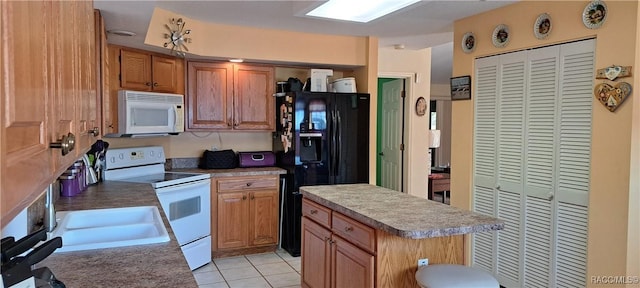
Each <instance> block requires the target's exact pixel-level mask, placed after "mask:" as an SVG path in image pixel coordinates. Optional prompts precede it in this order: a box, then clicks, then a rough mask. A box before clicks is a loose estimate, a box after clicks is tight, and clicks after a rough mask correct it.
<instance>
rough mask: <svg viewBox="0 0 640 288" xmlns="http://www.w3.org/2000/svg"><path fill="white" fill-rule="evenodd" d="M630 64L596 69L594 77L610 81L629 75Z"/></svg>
mask: <svg viewBox="0 0 640 288" xmlns="http://www.w3.org/2000/svg"><path fill="white" fill-rule="evenodd" d="M632 68H633V67H632V66H617V65H611V66H609V67H607V68H602V69H598V70H596V71H597V72H596V79H609V80H611V81H613V80H615V79H617V78H623V77H629V76H631V69H632Z"/></svg>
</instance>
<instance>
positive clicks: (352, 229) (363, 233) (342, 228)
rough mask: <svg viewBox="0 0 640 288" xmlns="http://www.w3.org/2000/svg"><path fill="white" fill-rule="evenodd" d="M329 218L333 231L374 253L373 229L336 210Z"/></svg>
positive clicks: (374, 234) (374, 233)
mask: <svg viewBox="0 0 640 288" xmlns="http://www.w3.org/2000/svg"><path fill="white" fill-rule="evenodd" d="M331 218H332V220H331V222H332V225H333V226H332V229H331V230H332V231H333V233H335V234H338V235H340V236H341V237H342V238H344V239H345V240H347V241H349V242H351V243H353V244H355V245H357V246H359V247H360V248H362V249H365V250H367V251H369V252H370V253H374V254H375V252H374V251H375V248H376V247H375V245H376V244H375V239H376V232H375V231H376V230H375V229H373V228H371V227H369V226H367V225H364V224H362V223H360V222H358V221H355V220H353V219H351V218H349V217H347V216H344V215H342V214H340V213H337V212H334V213H333V216H332V217H331Z"/></svg>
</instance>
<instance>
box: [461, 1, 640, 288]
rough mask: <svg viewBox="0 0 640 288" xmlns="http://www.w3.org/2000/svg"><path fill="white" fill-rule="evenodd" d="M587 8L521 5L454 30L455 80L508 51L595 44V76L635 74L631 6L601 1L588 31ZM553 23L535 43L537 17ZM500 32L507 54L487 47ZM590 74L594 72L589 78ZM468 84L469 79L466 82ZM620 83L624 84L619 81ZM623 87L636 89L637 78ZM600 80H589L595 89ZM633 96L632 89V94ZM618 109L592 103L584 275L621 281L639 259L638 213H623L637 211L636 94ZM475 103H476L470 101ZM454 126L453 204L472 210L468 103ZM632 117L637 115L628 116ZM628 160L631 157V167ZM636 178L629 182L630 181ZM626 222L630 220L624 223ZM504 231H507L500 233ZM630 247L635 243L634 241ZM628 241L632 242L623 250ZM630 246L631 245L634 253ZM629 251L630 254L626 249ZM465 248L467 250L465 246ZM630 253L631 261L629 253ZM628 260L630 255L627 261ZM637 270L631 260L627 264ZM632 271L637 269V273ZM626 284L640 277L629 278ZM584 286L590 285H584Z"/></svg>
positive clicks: (633, 8)
mask: <svg viewBox="0 0 640 288" xmlns="http://www.w3.org/2000/svg"><path fill="white" fill-rule="evenodd" d="M587 3H588V2H586V1H550V2H541V1H524V2H519V3H515V4H512V5H509V6H506V7H503V8H500V9H496V10H492V11H489V12H486V13H483V14H479V15H475V16H471V17H468V18H465V19H462V20H459V21H456V22H455V25H454V26H455V27H454V42H455V43H454V47H455V48H454V57H453V59H454V64H453V74H454V76H460V75H473V71H474V67H473V64H474V59H475V58H477V57H480V56H487V55H494V54H498V53H505V52H509V51H516V50H522V49H525V48H530V47H539V46H546V45H552V44H559V43H563V42H568V41H573V40H579V39H585V38H596V39H597V41H596V62H595V67H596V69H599V68H604V67H607V66H610V65H612V64H617V65H624V66H630V65H634V66H635V68H636V70H635V72H636V73H635V74H634V75H640V74H638V73H637V72H638V70H637V68H638V64H639V60H638V58H639V57H640V56H639V55H638V45H640V44H639V42H638V40H637V39H638V36H637V35H638V34H637V33H638V32H637V29H638V27H639V24H640V22H639V19H640V17H639V16H638V2H637V1H606V4H607V7H608V17H607V19H606V22H605V23H604V25H603V26H602V27H601V28H600V29H593V30H592V29H588V28H585V26H584V25H583V24H582V19H581V15H582V11H583V9H584V7H585V5H587ZM545 12H546V13H548V14H549V15H550V16H551V19H552V23H553V28H552V31H551V33H550V35H549V37H548V38H547V39H544V40H538V39H536V38H535V37H534V35H533V31H532V29H533V24H534V22H535V19H536V17H537V16H538V15H539V14H541V13H545ZM498 24H506V25H508V26H509V28H510V33H511V36H512V39H511V40H510V42H509V44H508V45H507V46H506V47H505V48H495V47H493V45H492V44H491V34H492V31H493V29H494V28H495V27H496V26H497V25H498ZM466 32H474V33H475V35H476V43H477V47H476V50H475V51H474V52H473V53H471V54H465V53H463V52H462V51H461V49H460V48H459V47H460V41H461V38H462V35H463V34H464V33H466ZM594 73H595V71H594ZM472 78H473V77H472ZM621 81H622V80H621ZM623 81H626V82H629V83H633V84H635V85H634V86H635V87H636V88H637V87H640V86H638V81H639V80H638V76H636V77H630V78H624V79H623ZM599 82H601V80H595V81H594V83H599ZM636 91H637V89H636ZM634 94H636V95H635V96H632V97H631V99H628V100H627V101H626V102H625V103H624V104H622V105H621V106H620V107H619V108H618V109H617V110H616V111H615V113H611V112H609V111H608V110H607V109H605V108H604V107H603V106H602V105H601V104H600V103H599V102H597V101H595V98H594V102H593V134H592V135H593V136H592V137H593V140H592V146H591V147H592V159H591V182H590V187H591V190H590V192H589V234H588V235H589V239H588V260H587V267H588V271H587V275H588V276H596V275H605V276H607V275H625V274H626V273H627V265H628V264H627V262H628V261H627V257H634V258H636V259H637V258H638V252H637V251H638V247H637V246H638V244H637V243H638V240H637V238H638V236H637V235H634V237H628V236H629V235H628V233H629V232H631V233H637V231H638V230H637V229H638V228H637V227H635V228H631V227H629V225H635V226H637V225H638V219H637V217H638V215H637V212H634V214H632V215H629V214H628V212H629V208H630V207H632V208H634V209H635V210H637V209H638V206H637V205H631V206H630V203H629V200H633V199H635V203H637V201H638V200H637V197H638V183H637V180H633V181H634V182H631V179H630V178H631V175H633V178H634V179H636V178H638V160H637V157H638V151H637V149H639V148H638V146H639V145H638V142H639V141H638V136H637V135H634V137H635V138H634V139H635V141H634V144H635V146H634V150H633V153H632V150H631V144H632V139H631V136H632V127H633V128H635V130H638V128H640V125H639V124H638V123H637V121H635V124H634V125H632V118H633V117H636V119H637V118H638V113H639V112H638V108H637V106H638V104H637V103H634V102H637V99H634V98H637V97H638V92H634ZM472 97H474V96H472ZM452 109H453V112H452V114H453V117H452V118H453V119H452V126H453V127H452V130H453V131H452V132H453V134H452V135H453V136H452V152H451V154H452V159H451V162H452V163H451V166H452V167H454V170H453V174H452V175H451V190H452V200H451V202H452V204H453V205H454V206H458V207H462V208H465V209H470V208H471V206H470V202H471V201H470V199H471V187H472V181H471V180H472V177H471V174H472V161H471V160H472V135H473V101H454V102H453V107H452ZM634 110H635V113H634ZM631 157H635V159H634V162H633V164H632V163H631V162H630V159H631ZM632 172H634V173H635V174H632ZM629 216H631V217H635V219H630V218H629ZM506 229H508V227H507V228H506ZM632 239H633V240H632ZM628 241H633V242H629V243H628ZM632 244H633V245H632ZM630 246H634V247H633V248H631V247H630ZM467 247H468V246H467ZM634 251H635V254H633V252H634ZM630 252H631V253H630ZM629 262H630V263H629V265H632V263H631V262H636V264H633V265H636V266H637V260H633V261H629ZM635 269H636V271H637V268H635ZM631 276H639V275H638V274H636V275H631ZM587 283H589V279H587Z"/></svg>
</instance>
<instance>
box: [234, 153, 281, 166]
mask: <svg viewBox="0 0 640 288" xmlns="http://www.w3.org/2000/svg"><path fill="white" fill-rule="evenodd" d="M238 164H239V166H240V167H269V166H275V165H276V156H275V154H274V153H273V152H272V151H261V152H238Z"/></svg>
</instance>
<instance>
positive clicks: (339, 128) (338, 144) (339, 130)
mask: <svg viewBox="0 0 640 288" xmlns="http://www.w3.org/2000/svg"><path fill="white" fill-rule="evenodd" d="M336 121H337V125H336V127H337V128H336V133H337V134H338V136H337V137H338V141H337V142H336V150H337V151H338V153H337V155H336V162H335V164H336V165H335V166H336V174H335V175H336V176H339V175H340V159H342V119H341V118H340V113H338V112H336Z"/></svg>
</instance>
